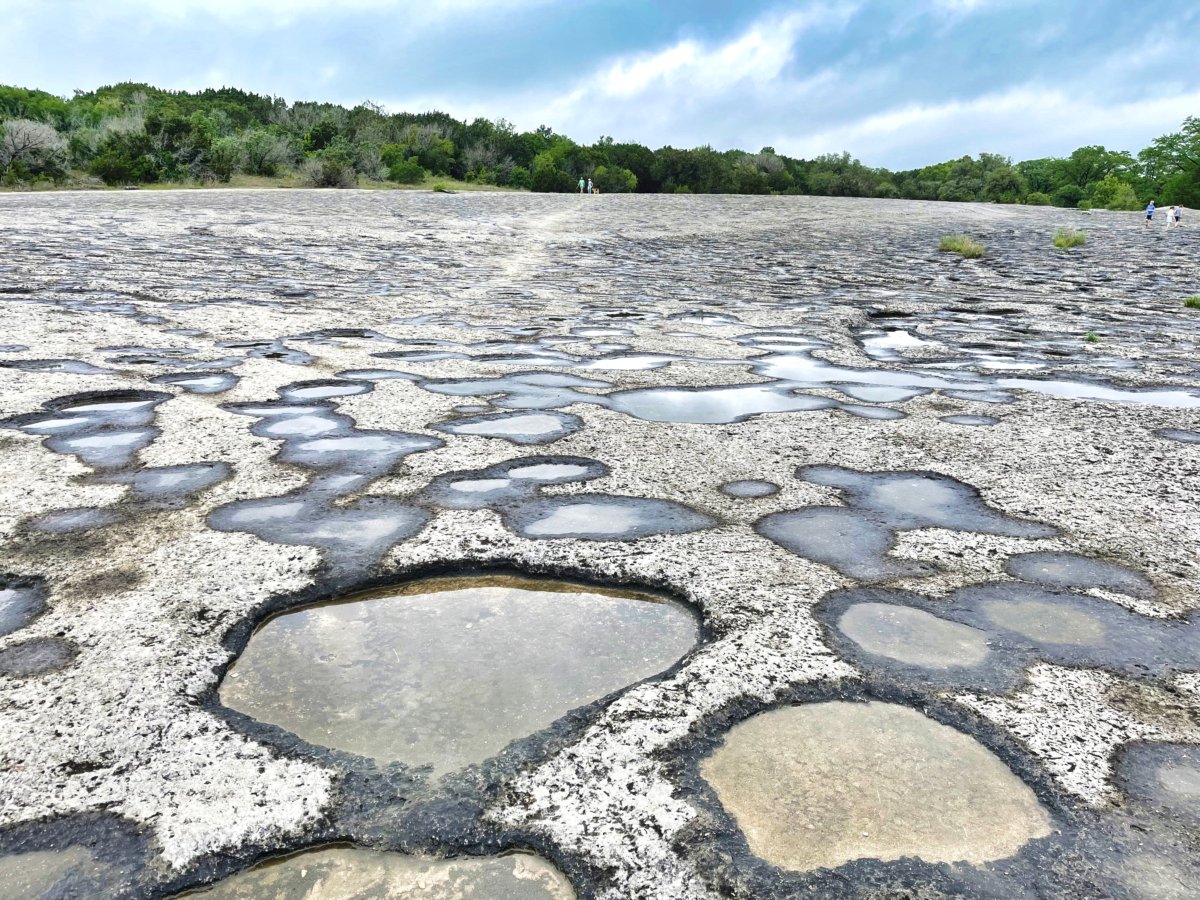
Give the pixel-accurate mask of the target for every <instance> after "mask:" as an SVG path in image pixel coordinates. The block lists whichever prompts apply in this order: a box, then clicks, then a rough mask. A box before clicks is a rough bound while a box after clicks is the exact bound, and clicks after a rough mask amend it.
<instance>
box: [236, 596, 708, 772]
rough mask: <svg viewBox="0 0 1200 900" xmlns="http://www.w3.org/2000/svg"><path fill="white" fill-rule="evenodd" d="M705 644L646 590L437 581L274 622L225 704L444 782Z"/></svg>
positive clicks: (255, 643) (253, 643)
mask: <svg viewBox="0 0 1200 900" xmlns="http://www.w3.org/2000/svg"><path fill="white" fill-rule="evenodd" d="M697 637H698V625H697V621H696V619H695V617H694V616H693V615H692V614H691V613H690V612H689V611H688V610H686V609H685V608H684V607H683V606H681V605H679V604H676V603H673V602H667V601H663V600H660V599H659V598H656V597H652V596H650V595H646V594H636V593H631V592H618V591H608V590H600V589H596V588H585V587H581V586H578V585H572V584H567V583H563V582H555V581H545V580H537V581H533V580H524V579H519V578H510V577H488V578H465V579H433V580H428V581H423V582H415V583H413V584H411V585H407V586H404V587H401V588H397V589H394V590H391V591H389V592H387V593H377V594H374V595H364V596H362V597H360V598H357V599H353V598H352V599H349V600H347V601H344V602H340V603H333V604H327V605H322V606H312V607H307V608H304V609H300V610H297V611H295V612H290V613H286V614H284V615H280V616H277V617H276V618H274V619H271V620H270V621H268V622H267V623H266V624H265V625H264V626H263V627H262V628H260V629H259V630H258V631H257V632H256V633H255V634H254V636H253V637H252V638H251V639H250V642H249V645H248V646H247V647H246V650H245V652H244V653H243V654H242V656H241V657H240V658H239V659H238V660H237V662H236V664H235V665H234V666H233V667H232V669H230V671H229V674H228V676H227V677H226V678H225V680H224V681H223V682H222V684H221V688H220V697H221V702H222V703H224V704H225V705H226V706H229V707H231V708H233V709H236V710H238V711H240V712H243V713H245V714H247V715H249V716H252V717H254V718H256V719H258V720H260V721H263V722H269V723H271V724H273V725H277V726H279V727H281V728H284V729H287V730H288V731H291V732H294V733H295V734H297V735H299V736H300V737H302V738H304V739H305V740H306V741H308V742H310V743H313V744H318V745H322V746H326V747H333V748H336V749H339V750H348V751H350V752H352V753H357V754H359V755H362V756H367V757H372V758H374V759H377V760H379V761H381V762H383V761H400V762H404V763H407V764H409V765H413V766H423V765H429V766H431V767H432V769H433V772H434V773H435V775H441V774H444V773H446V772H451V771H454V770H457V769H461V768H462V767H464V766H467V765H470V764H472V763H477V762H482V761H483V760H485V759H488V758H490V757H492V756H495V755H496V754H497V753H499V752H500V751H501V750H503V749H504V748H505V747H506V746H507V745H508V744H510V743H512V742H513V741H514V740H517V739H519V738H523V737H527V736H529V735H531V734H534V733H535V732H538V731H541V730H542V729H544V728H546V727H547V726H548V725H550V724H551V723H552V722H554V721H555V720H556V719H559V718H560V717H562V716H563V715H564V714H565V713H567V712H568V711H570V710H572V709H575V708H577V707H580V706H584V705H586V704H588V703H591V702H593V701H595V700H598V699H600V698H601V697H604V696H605V695H607V694H610V693H612V692H613V691H616V690H618V689H620V688H623V687H625V686H626V685H629V684H632V683H634V682H637V681H641V680H642V679H644V678H647V677H649V676H651V675H654V674H656V673H658V672H661V671H662V670H664V669H666V668H668V667H669V666H670V665H671V664H672V663H674V662H675V661H676V660H677V659H679V658H680V657H681V656H683V655H684V654H685V653H687V651H688V650H689V649H691V647H692V646H693V645H694V644H695V643H696V640H697Z"/></svg>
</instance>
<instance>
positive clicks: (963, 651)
mask: <svg viewBox="0 0 1200 900" xmlns="http://www.w3.org/2000/svg"><path fill="white" fill-rule="evenodd" d="M838 628H839V629H841V631H842V633H843V634H845V635H846V637H848V638H850V640H852V641H854V642H855V643H856V644H858V645H859V646H860V647H862V649H863V650H865V651H867V652H868V653H874V654H876V655H878V656H886V657H888V658H889V659H893V660H895V661H896V662H900V663H904V664H906V665H912V666H921V667H923V668H928V669H948V668H952V667H959V666H976V665H979V664H980V663H981V662H983V661H984V660H985V659H986V658H987V655H988V646H987V635H986V634H985V633H984V632H982V631H979V630H978V629H975V628H971V627H970V626H967V625H959V624H957V623H955V622H948V621H946V620H945V619H939V618H938V617H937V616H934V615H932V614H930V613H927V612H925V611H924V610H919V609H912V608H910V607H905V606H894V605H892V604H888V603H857V604H855V605H854V606H851V607H850V608H849V609H848V610H846V612H844V613H842V616H841V618H840V619H838Z"/></svg>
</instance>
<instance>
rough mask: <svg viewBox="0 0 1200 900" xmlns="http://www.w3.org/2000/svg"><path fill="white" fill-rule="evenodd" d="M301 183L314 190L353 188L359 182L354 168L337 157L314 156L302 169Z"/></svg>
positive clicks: (307, 160) (306, 161)
mask: <svg viewBox="0 0 1200 900" xmlns="http://www.w3.org/2000/svg"><path fill="white" fill-rule="evenodd" d="M300 183H301V184H302V185H304V186H305V187H313V188H323V187H331V188H352V187H354V186H355V185H356V184H357V183H358V180H357V178H355V175H354V167H353V166H352V165H350V164H349V163H347V162H345V161H344V160H342V159H340V158H338V157H337V156H314V157H312V158H311V159H306V160H305V161H304V165H302V166H301V167H300Z"/></svg>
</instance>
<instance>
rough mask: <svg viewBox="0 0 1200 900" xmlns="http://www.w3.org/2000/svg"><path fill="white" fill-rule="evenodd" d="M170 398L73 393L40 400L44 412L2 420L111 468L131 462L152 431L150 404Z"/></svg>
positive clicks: (149, 393) (152, 406)
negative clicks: (44, 401) (47, 400)
mask: <svg viewBox="0 0 1200 900" xmlns="http://www.w3.org/2000/svg"><path fill="white" fill-rule="evenodd" d="M170 399H171V395H170V394H164V393H160V392H154V391H112V392H107V393H86V394H73V395H70V396H67V397H59V398H56V399H54V400H51V401H49V402H47V403H45V404H43V406H44V408H45V410H46V411H45V412H37V413H28V414H25V415H20V416H13V417H12V418H10V419H7V420H5V422H4V423H3V424H4V425H6V426H7V427H13V428H18V429H20V430H21V431H24V432H26V433H27V434H37V435H44V436H45V437H46V442H45V443H46V446H47V447H48V448H49V449H50V450H52V451H54V452H55V453H63V454H70V455H73V456H76V457H77V458H78V459H79V460H80V462H83V463H84V464H86V465H88V466H91V467H92V468H96V469H117V468H122V467H125V466H128V465H131V464H132V463H133V461H134V459H135V458H136V456H137V453H138V451H139V450H142V449H143V448H145V447H147V446H149V445H150V444H151V443H153V441H154V439H155V438H156V437H158V434H159V431H158V429H157V428H155V427H153V424H152V423H153V421H154V409H155V407H156V406H158V404H160V403H162V402H163V401H165V400H170Z"/></svg>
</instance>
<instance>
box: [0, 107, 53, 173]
mask: <svg viewBox="0 0 1200 900" xmlns="http://www.w3.org/2000/svg"><path fill="white" fill-rule="evenodd" d="M66 164H67V142H66V140H64V139H63V137H62V136H61V135H60V134H59V133H58V132H57V131H55V130H54V126H53V125H47V124H46V123H45V122H34V121H32V120H31V119H9V120H8V121H7V122H4V123H0V172H6V173H8V174H9V175H13V176H16V177H20V176H35V177H36V176H39V175H41V176H45V177H48V178H53V179H54V180H56V181H57V180H60V179H61V178H64V177H66Z"/></svg>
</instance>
